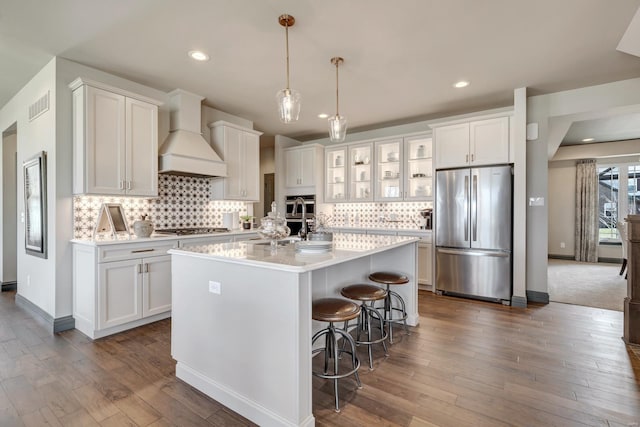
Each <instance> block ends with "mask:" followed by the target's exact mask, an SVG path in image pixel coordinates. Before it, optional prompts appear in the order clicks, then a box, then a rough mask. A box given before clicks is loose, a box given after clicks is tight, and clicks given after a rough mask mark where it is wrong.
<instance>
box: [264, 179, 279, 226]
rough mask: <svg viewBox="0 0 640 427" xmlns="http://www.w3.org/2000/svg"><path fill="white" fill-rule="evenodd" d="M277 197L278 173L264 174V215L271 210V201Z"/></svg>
mask: <svg viewBox="0 0 640 427" xmlns="http://www.w3.org/2000/svg"><path fill="white" fill-rule="evenodd" d="M275 199H276V174H275V173H265V174H264V208H263V209H264V216H266V215H267V212H271V203H272V202H273V201H274V200H275Z"/></svg>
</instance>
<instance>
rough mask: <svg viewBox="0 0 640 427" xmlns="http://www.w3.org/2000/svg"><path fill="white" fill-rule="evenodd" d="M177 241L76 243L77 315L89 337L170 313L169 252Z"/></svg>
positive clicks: (132, 326)
mask: <svg viewBox="0 0 640 427" xmlns="http://www.w3.org/2000/svg"><path fill="white" fill-rule="evenodd" d="M174 247H178V240H169V241H167V240H165V241H162V242H157V243H156V242H152V243H123V244H110V245H104V246H102V245H100V246H95V245H85V244H78V243H75V244H74V245H73V317H74V319H75V323H76V329H78V330H79V331H81V332H82V333H84V334H85V335H87V336H88V337H90V338H93V339H95V338H101V337H104V336H107V335H111V334H114V333H116V332H121V331H124V330H126V329H131V328H134V327H137V326H140V325H143V324H146V323H151V322H155V321H157V320H160V319H164V318H167V317H169V316H171V256H170V255H168V254H167V251H168V250H169V249H171V248H174Z"/></svg>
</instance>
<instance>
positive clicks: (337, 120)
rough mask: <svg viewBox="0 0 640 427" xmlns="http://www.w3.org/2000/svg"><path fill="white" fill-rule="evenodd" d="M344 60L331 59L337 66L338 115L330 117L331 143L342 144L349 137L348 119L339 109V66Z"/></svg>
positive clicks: (337, 57)
mask: <svg viewBox="0 0 640 427" xmlns="http://www.w3.org/2000/svg"><path fill="white" fill-rule="evenodd" d="M343 61H344V59H342V58H340V57H339V56H336V57H334V58H331V63H332V64H333V65H335V66H336V115H335V116H333V117H329V140H330V141H331V142H342V141H344V138H345V136H347V119H345V118H344V117H342V116H341V115H340V110H339V108H338V106H339V104H338V102H339V99H340V98H339V93H338V65H340V64H341V63H342V62H343Z"/></svg>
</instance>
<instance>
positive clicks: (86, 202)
mask: <svg viewBox="0 0 640 427" xmlns="http://www.w3.org/2000/svg"><path fill="white" fill-rule="evenodd" d="M210 180H211V178H196V177H189V176H180V175H158V195H159V197H158V198H153V199H144V198H139V197H121V196H76V197H74V199H73V212H74V238H76V239H90V238H92V236H93V229H94V228H95V226H96V221H97V220H98V214H99V212H100V207H101V206H102V204H103V203H121V204H122V207H123V208H124V212H125V215H126V217H127V222H128V223H129V227H130V229H133V228H132V227H133V223H134V221H136V220H138V219H140V217H141V216H142V215H144V214H146V215H148V217H149V218H148V219H150V220H151V221H153V223H154V225H155V227H156V229H162V228H189V227H222V214H223V213H224V212H235V211H238V212H240V215H246V214H247V206H246V203H245V202H237V201H227V200H215V201H214V200H209V192H210Z"/></svg>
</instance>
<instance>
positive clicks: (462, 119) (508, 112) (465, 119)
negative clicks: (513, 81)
mask: <svg viewBox="0 0 640 427" xmlns="http://www.w3.org/2000/svg"><path fill="white" fill-rule="evenodd" d="M511 116H513V109H504V110H501V111H497V112H494V113H491V114H483V113H482V112H479V113H478V114H477V115H473V114H465V115H464V116H458V117H457V118H444V119H443V121H438V122H437V123H430V124H429V127H430V128H431V129H435V128H439V127H443V126H450V125H457V124H461V123H469V122H475V121H478V120H487V119H496V118H499V117H511ZM450 119H451V120H450Z"/></svg>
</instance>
